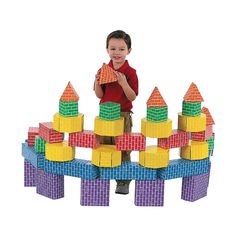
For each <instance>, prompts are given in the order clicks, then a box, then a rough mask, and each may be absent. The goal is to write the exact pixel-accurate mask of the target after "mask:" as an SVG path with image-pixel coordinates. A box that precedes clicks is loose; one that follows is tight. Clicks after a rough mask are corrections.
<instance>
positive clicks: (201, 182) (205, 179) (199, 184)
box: [181, 172, 210, 202]
mask: <svg viewBox="0 0 236 236" xmlns="http://www.w3.org/2000/svg"><path fill="white" fill-rule="evenodd" d="M209 177H210V172H208V173H205V174H201V175H195V176H189V177H184V178H183V180H182V193H181V199H183V200H185V201H190V202H194V201H196V200H199V199H200V198H203V197H205V196H207V189H208V185H209Z"/></svg>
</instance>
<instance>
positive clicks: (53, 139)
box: [39, 122, 64, 143]
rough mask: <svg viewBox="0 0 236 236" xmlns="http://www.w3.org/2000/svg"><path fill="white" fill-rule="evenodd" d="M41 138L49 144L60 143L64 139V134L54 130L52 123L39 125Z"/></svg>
mask: <svg viewBox="0 0 236 236" xmlns="http://www.w3.org/2000/svg"><path fill="white" fill-rule="evenodd" d="M39 137H40V138H42V139H44V140H46V142H47V143H60V142H62V141H63V139H64V134H63V133H60V132H57V131H56V130H54V129H53V123H52V122H44V123H39Z"/></svg>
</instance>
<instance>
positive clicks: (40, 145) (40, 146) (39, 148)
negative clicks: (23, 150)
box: [34, 136, 46, 153]
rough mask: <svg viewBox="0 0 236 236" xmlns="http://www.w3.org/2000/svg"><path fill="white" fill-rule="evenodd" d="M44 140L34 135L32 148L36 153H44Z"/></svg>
mask: <svg viewBox="0 0 236 236" xmlns="http://www.w3.org/2000/svg"><path fill="white" fill-rule="evenodd" d="M45 146H46V141H45V140H44V139H42V138H40V137H39V136H35V140H34V148H35V152H36V153H45Z"/></svg>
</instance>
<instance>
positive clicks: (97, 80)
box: [95, 69, 101, 84]
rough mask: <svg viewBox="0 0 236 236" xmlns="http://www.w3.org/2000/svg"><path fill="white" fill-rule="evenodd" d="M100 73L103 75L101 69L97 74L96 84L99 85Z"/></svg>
mask: <svg viewBox="0 0 236 236" xmlns="http://www.w3.org/2000/svg"><path fill="white" fill-rule="evenodd" d="M100 73H101V69H99V70H98V72H97V74H96V75H95V83H96V84H99V80H100Z"/></svg>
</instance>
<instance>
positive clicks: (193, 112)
mask: <svg viewBox="0 0 236 236" xmlns="http://www.w3.org/2000/svg"><path fill="white" fill-rule="evenodd" d="M182 114H183V115H184V116H200V114H201V102H186V101H183V103H182Z"/></svg>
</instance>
